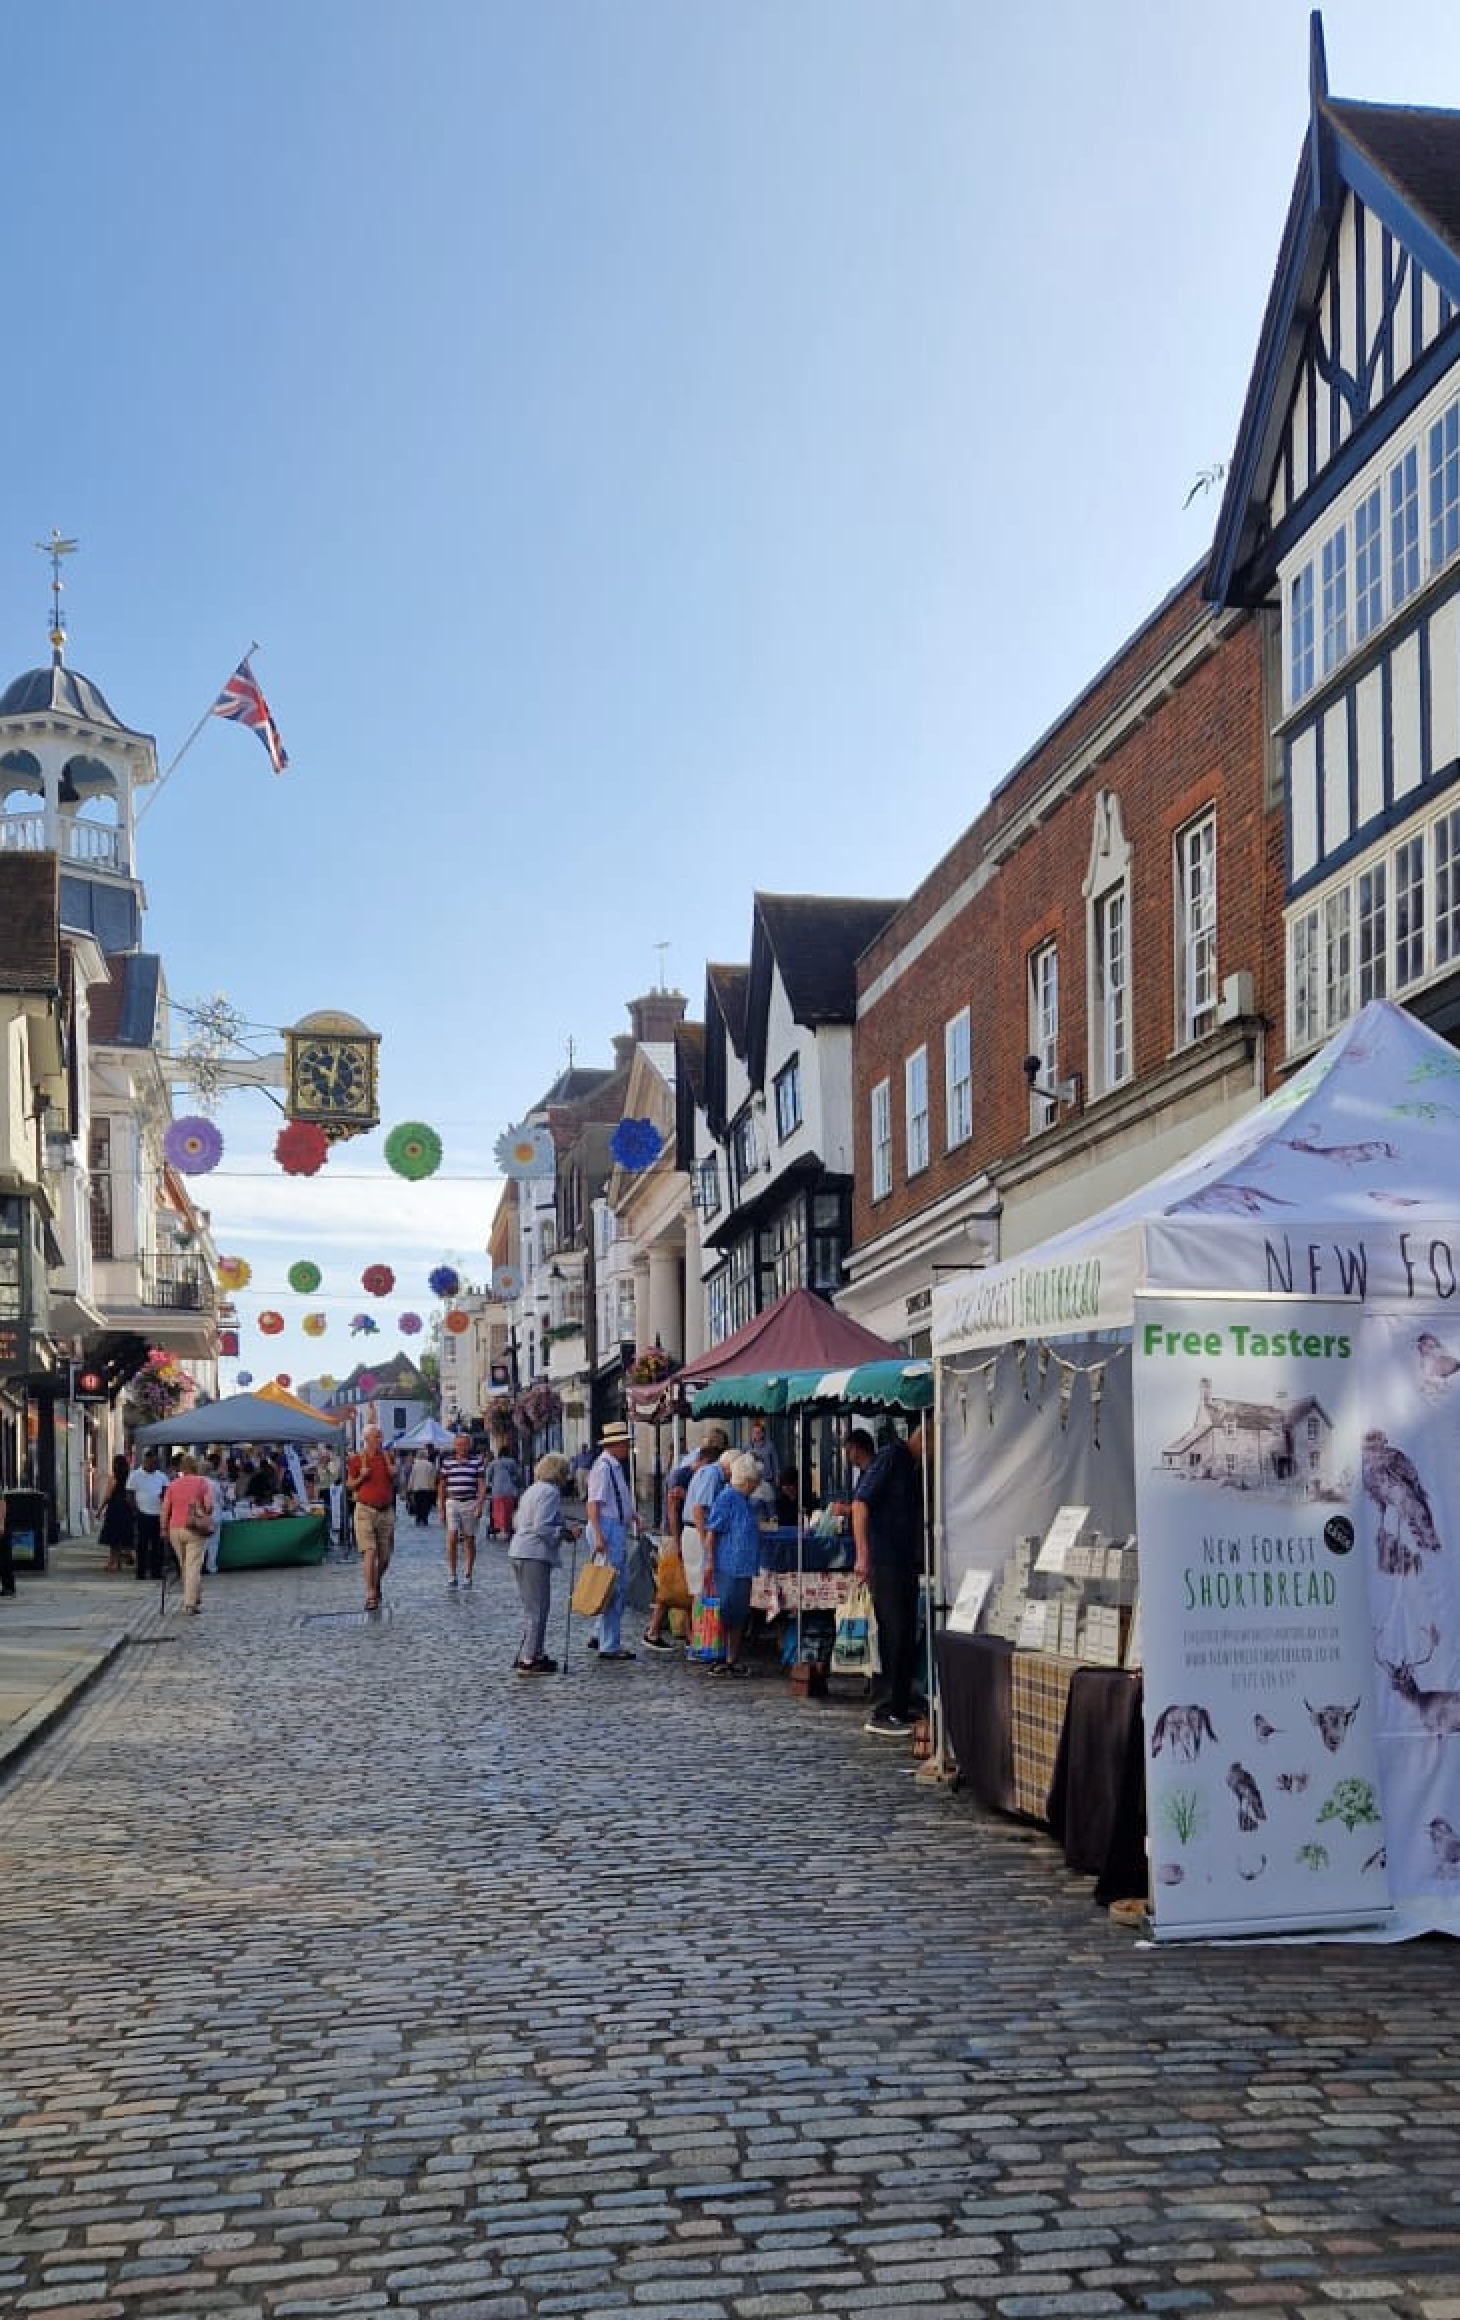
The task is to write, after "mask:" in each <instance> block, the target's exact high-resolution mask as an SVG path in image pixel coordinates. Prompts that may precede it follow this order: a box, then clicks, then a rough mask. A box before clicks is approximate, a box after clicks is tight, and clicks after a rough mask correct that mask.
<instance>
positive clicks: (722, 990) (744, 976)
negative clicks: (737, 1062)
mask: <svg viewBox="0 0 1460 2320" xmlns="http://www.w3.org/2000/svg"><path fill="white" fill-rule="evenodd" d="M749 987H750V969H749V967H724V966H719V967H717V966H707V967H706V969H705V1026H706V1029H708V1028H709V1022H710V1010H711V1002H712V1001H713V1004H714V1007H715V1009H716V1010H717V1011H718V1013H719V1017H720V1021H721V1023H722V1024H723V1025H724V1027H725V1031H726V1033H727V1035H728V1037H729V1040H730V1044H731V1046H732V1047H733V1048H734V1050H735V1052H736V1054H737V1055H741V1056H743V1055H744V1053H745V994H746V991H747V990H748V989H749Z"/></svg>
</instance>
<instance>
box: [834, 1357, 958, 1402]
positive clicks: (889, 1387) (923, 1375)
mask: <svg viewBox="0 0 1460 2320" xmlns="http://www.w3.org/2000/svg"><path fill="white" fill-rule="evenodd" d="M804 1399H805V1400H807V1401H811V1402H838V1403H840V1404H841V1406H842V1408H843V1409H846V1410H930V1409H931V1408H932V1406H933V1365H932V1363H931V1362H930V1361H864V1362H861V1363H859V1364H858V1366H857V1368H856V1369H834V1370H829V1371H828V1372H827V1374H826V1376H825V1377H822V1378H818V1379H817V1381H816V1385H815V1387H814V1389H813V1390H812V1392H811V1393H809V1394H807V1395H806V1396H804Z"/></svg>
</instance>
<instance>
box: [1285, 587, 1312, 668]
mask: <svg viewBox="0 0 1460 2320" xmlns="http://www.w3.org/2000/svg"><path fill="white" fill-rule="evenodd" d="M1312 690H1313V567H1312V565H1311V564H1305V565H1304V566H1303V569H1302V571H1301V572H1299V573H1297V574H1295V576H1294V579H1293V584H1292V587H1291V588H1290V589H1289V591H1288V699H1289V700H1290V701H1301V700H1302V699H1303V696H1304V695H1305V694H1306V693H1311V692H1312Z"/></svg>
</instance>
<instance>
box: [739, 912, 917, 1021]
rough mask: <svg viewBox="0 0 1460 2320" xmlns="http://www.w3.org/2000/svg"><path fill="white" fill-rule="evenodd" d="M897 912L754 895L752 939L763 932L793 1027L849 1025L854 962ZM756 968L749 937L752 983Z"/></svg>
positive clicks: (854, 996)
mask: <svg viewBox="0 0 1460 2320" xmlns="http://www.w3.org/2000/svg"><path fill="white" fill-rule="evenodd" d="M901 907H902V906H901V903H900V902H874V901H869V900H865V899H863V898H861V897H859V896H849V895H835V894H757V896H756V897H755V917H756V930H755V932H756V936H758V935H759V934H760V932H761V930H762V929H764V933H765V939H766V941H767V942H768V943H769V945H770V949H771V952H772V955H773V956H774V959H775V963H776V966H777V968H778V969H779V971H780V977H781V981H782V983H783V984H784V986H785V991H786V997H787V999H788V1001H789V1002H790V1007H791V1013H792V1014H793V1016H794V1017H795V1019H796V1021H797V1022H798V1023H805V1024H816V1023H850V1022H851V1021H852V1020H853V1018H854V1017H855V1015H856V1012H857V978H856V965H857V960H858V958H859V957H860V955H861V953H862V952H863V951H864V950H865V949H866V948H867V945H868V943H870V942H875V940H876V938H877V936H878V935H879V934H880V933H881V932H882V929H883V928H884V926H886V924H887V921H888V920H889V919H890V918H891V917H892V915H893V913H894V912H895V911H897V910H899V909H900V908H901ZM758 967H759V962H758V960H757V958H756V942H755V936H753V937H752V945H751V975H752V978H753V979H755V980H756V981H757V983H758V981H759V974H758Z"/></svg>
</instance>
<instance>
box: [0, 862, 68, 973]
mask: <svg viewBox="0 0 1460 2320" xmlns="http://www.w3.org/2000/svg"><path fill="white" fill-rule="evenodd" d="M60 987H61V865H60V862H59V860H58V858H57V856H56V855H54V854H19V853H16V854H9V853H0V991H45V992H50V991H59V989H60Z"/></svg>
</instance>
